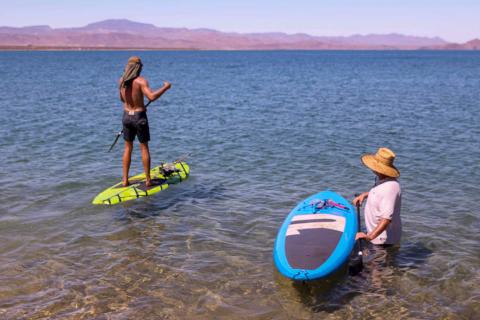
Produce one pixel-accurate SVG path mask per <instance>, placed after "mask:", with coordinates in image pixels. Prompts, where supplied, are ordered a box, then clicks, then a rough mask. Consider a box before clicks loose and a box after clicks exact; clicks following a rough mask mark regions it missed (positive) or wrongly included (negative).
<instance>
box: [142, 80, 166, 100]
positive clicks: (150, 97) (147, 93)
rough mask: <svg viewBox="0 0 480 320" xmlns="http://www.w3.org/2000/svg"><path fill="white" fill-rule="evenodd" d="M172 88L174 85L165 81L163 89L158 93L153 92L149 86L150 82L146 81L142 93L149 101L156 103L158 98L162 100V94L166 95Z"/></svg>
mask: <svg viewBox="0 0 480 320" xmlns="http://www.w3.org/2000/svg"><path fill="white" fill-rule="evenodd" d="M171 87H172V85H171V84H170V83H169V82H167V81H165V82H164V83H163V87H161V88H160V89H158V90H156V91H152V89H150V86H149V85H148V81H147V80H144V81H143V83H142V92H143V94H144V95H145V97H147V99H148V100H149V101H155V100H157V99H158V98H160V97H161V96H162V94H164V93H165V91H167V90H168V89H170V88H171Z"/></svg>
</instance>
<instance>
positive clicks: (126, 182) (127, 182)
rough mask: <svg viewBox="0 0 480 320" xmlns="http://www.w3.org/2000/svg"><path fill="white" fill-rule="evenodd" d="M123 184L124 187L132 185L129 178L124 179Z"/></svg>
mask: <svg viewBox="0 0 480 320" xmlns="http://www.w3.org/2000/svg"><path fill="white" fill-rule="evenodd" d="M122 185H123V187H124V188H125V187H128V186H129V185H130V182H129V181H128V180H126V181H125V180H123V182H122Z"/></svg>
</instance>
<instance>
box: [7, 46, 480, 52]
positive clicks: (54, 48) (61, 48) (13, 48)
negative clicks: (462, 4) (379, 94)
mask: <svg viewBox="0 0 480 320" xmlns="http://www.w3.org/2000/svg"><path fill="white" fill-rule="evenodd" d="M2 51H476V50H471V49H453V48H452V49H432V48H419V49H398V48H382V49H373V48H371V49H338V48H335V49H199V48H152V47H150V48H149V47H139V48H135V47H70V46H0V52H2Z"/></svg>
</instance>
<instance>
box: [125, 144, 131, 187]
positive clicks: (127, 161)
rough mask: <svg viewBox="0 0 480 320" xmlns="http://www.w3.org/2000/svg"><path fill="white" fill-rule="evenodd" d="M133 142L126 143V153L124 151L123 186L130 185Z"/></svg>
mask: <svg viewBox="0 0 480 320" xmlns="http://www.w3.org/2000/svg"><path fill="white" fill-rule="evenodd" d="M132 150H133V141H125V151H123V181H122V183H123V186H124V187H126V186H128V185H129V182H128V171H129V170H130V162H131V160H132Z"/></svg>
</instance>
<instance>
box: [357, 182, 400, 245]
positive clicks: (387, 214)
mask: <svg viewBox="0 0 480 320" xmlns="http://www.w3.org/2000/svg"><path fill="white" fill-rule="evenodd" d="M401 203H402V191H401V189H400V184H399V183H398V181H396V180H395V179H391V178H387V179H383V180H380V181H379V182H378V183H377V185H376V186H375V187H373V188H372V190H370V192H369V193H368V198H367V203H366V205H365V224H366V227H367V232H372V231H373V230H374V229H375V228H376V226H377V225H378V224H379V223H380V219H382V218H385V219H388V220H390V224H389V225H388V226H387V229H385V231H383V232H382V233H380V234H379V235H378V237H376V238H375V239H373V240H372V243H373V244H399V243H400V238H401V236H402V220H401V219H400V206H401Z"/></svg>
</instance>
